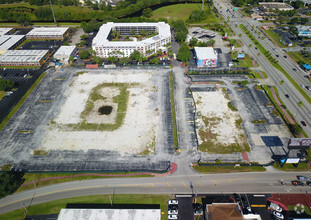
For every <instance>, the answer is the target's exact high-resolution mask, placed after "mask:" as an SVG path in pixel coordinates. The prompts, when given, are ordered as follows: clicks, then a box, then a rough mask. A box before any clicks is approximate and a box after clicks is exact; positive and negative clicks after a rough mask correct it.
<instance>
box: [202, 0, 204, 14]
mask: <svg viewBox="0 0 311 220" xmlns="http://www.w3.org/2000/svg"><path fill="white" fill-rule="evenodd" d="M203 10H204V0H202V11H203Z"/></svg>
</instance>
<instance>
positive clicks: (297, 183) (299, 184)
mask: <svg viewBox="0 0 311 220" xmlns="http://www.w3.org/2000/svg"><path fill="white" fill-rule="evenodd" d="M292 184H293V185H294V186H303V185H304V184H303V182H301V181H298V180H293V181H292Z"/></svg>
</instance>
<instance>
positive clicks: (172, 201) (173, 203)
mask: <svg viewBox="0 0 311 220" xmlns="http://www.w3.org/2000/svg"><path fill="white" fill-rule="evenodd" d="M168 204H169V205H178V200H176V199H172V200H168Z"/></svg>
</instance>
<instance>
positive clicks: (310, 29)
mask: <svg viewBox="0 0 311 220" xmlns="http://www.w3.org/2000/svg"><path fill="white" fill-rule="evenodd" d="M296 28H297V30H298V31H308V32H311V26H305V25H297V26H296Z"/></svg>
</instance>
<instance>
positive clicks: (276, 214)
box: [272, 211, 284, 219]
mask: <svg viewBox="0 0 311 220" xmlns="http://www.w3.org/2000/svg"><path fill="white" fill-rule="evenodd" d="M272 214H273V216H274V217H275V218H276V219H284V215H282V214H281V213H279V212H276V211H273V212H272Z"/></svg>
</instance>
